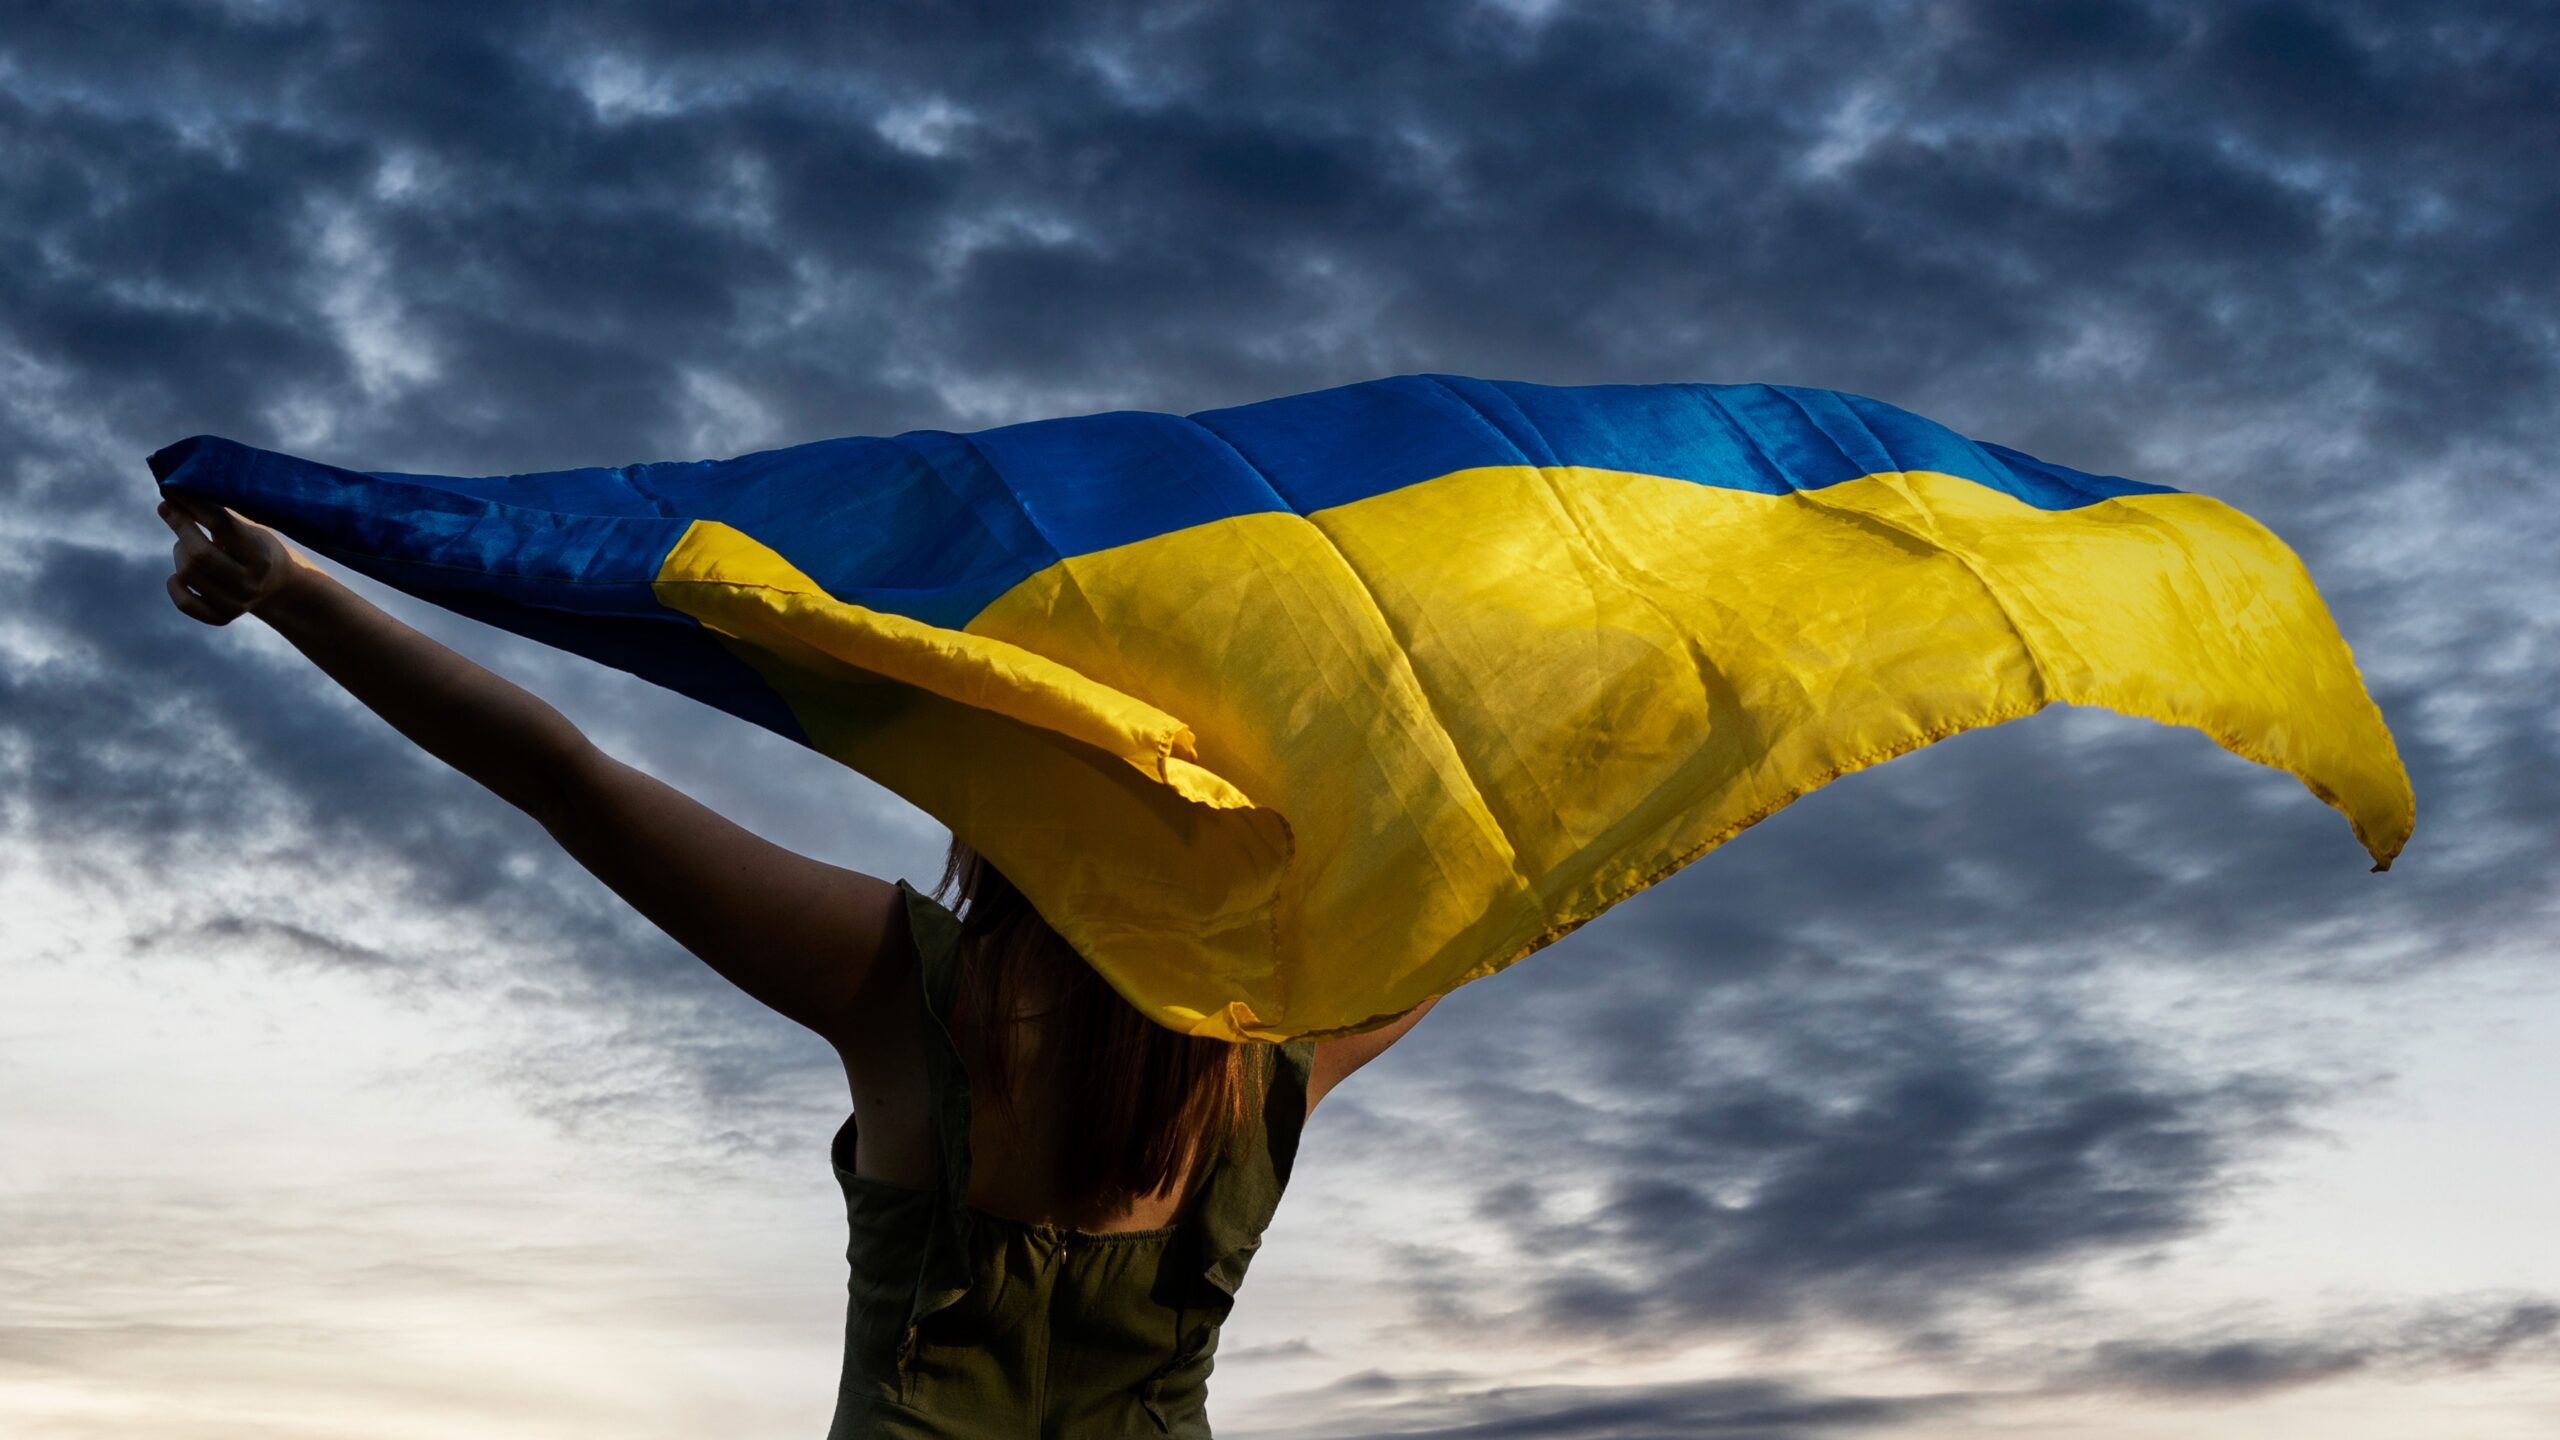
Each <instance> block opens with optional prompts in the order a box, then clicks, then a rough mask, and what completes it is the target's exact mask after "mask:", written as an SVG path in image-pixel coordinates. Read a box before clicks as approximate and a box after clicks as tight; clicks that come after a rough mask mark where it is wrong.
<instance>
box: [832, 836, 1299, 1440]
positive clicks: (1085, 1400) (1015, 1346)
mask: <svg viewBox="0 0 2560 1440" xmlns="http://www.w3.org/2000/svg"><path fill="white" fill-rule="evenodd" d="M898 889H899V891H900V892H901V893H902V894H903V896H904V899H905V902H906V906H907V920H908V926H909V929H910V931H911V933H912V934H913V935H914V937H915V948H916V954H917V957H918V959H919V961H920V962H921V964H922V966H923V981H924V983H923V985H922V986H921V987H920V988H921V990H922V992H923V997H924V1000H923V1015H922V1018H923V1020H924V1022H925V1024H924V1032H925V1074H926V1079H927V1086H928V1092H927V1093H928V1097H929V1100H928V1103H929V1105H930V1107H931V1113H932V1118H933V1125H934V1130H935V1132H936V1134H937V1136H938V1139H939V1144H940V1149H941V1160H942V1163H941V1167H940V1169H941V1174H940V1178H939V1180H938V1181H937V1183H936V1184H935V1185H934V1186H933V1188H931V1189H917V1188H913V1187H909V1186H904V1185H889V1184H884V1183H883V1182H881V1181H878V1180H872V1179H867V1178H864V1177H862V1176H859V1175H856V1174H854V1173H853V1157H854V1124H853V1120H852V1118H851V1117H847V1118H846V1120H845V1122H844V1128H842V1129H841V1130H839V1131H837V1132H836V1138H835V1145H834V1153H833V1159H834V1162H835V1172H836V1182H837V1184H838V1185H840V1186H841V1187H843V1190H844V1198H845V1213H846V1216H847V1219H848V1221H849V1223H850V1225H851V1228H852V1236H853V1239H852V1244H851V1245H850V1246H849V1247H847V1249H846V1252H845V1255H846V1258H847V1259H848V1260H849V1261H851V1262H852V1269H853V1273H852V1280H851V1282H850V1284H849V1286H848V1287H847V1288H848V1290H849V1292H850V1296H851V1299H850V1303H849V1304H848V1306H847V1307H846V1312H845V1343H844V1378H843V1380H842V1382H841V1383H840V1384H839V1385H838V1387H837V1392H836V1413H835V1423H834V1425H833V1426H831V1427H830V1428H829V1429H828V1431H827V1436H828V1440H856V1437H865V1440H867V1437H873V1436H886V1437H897V1440H909V1437H916V1440H922V1437H935V1440H951V1437H966V1440H994V1437H998V1436H1001V1437H1006V1440H1014V1437H1020V1440H1125V1437H1133V1436H1160V1435H1175V1436H1183V1437H1201V1436H1206V1435H1208V1434H1209V1416H1208V1409H1207V1402H1208V1381H1209V1370H1210V1365H1211V1353H1212V1352H1213V1351H1214V1350H1215V1349H1216V1347H1217V1343H1218V1327H1219V1325H1220V1324H1221V1323H1223V1322H1224V1321H1225V1320H1226V1318H1227V1314H1228V1312H1229V1311H1230V1310H1231V1309H1232V1308H1233V1307H1234V1305H1235V1295H1236V1287H1237V1286H1238V1285H1240V1284H1241V1283H1243V1280H1244V1272H1245V1267H1246V1266H1247V1265H1248V1264H1250V1263H1251V1262H1252V1260H1253V1254H1254V1251H1255V1250H1256V1249H1257V1248H1259V1246H1260V1245H1261V1243H1262V1231H1263V1229H1264V1227H1265V1226H1267V1225H1269V1224H1270V1223H1271V1214H1272V1211H1273V1209H1274V1208H1275V1207H1277V1206H1278V1205H1279V1203H1280V1191H1281V1188H1282V1187H1283V1186H1284V1185H1286V1184H1287V1183H1288V1180H1289V1165H1290V1161H1291V1160H1292V1159H1293V1158H1294V1157H1295V1155H1296V1153H1297V1148H1298V1132H1299V1129H1300V1126H1301V1124H1302V1122H1303V1121H1304V1120H1305V1118H1306V1104H1307V1102H1306V1096H1307V1066H1308V1061H1309V1059H1310V1058H1311V1057H1312V1055H1313V1053H1314V1048H1315V1047H1314V1046H1313V1045H1312V1044H1309V1043H1306V1042H1296V1043H1291V1044H1284V1045H1279V1046H1276V1047H1274V1051H1275V1053H1274V1056H1273V1058H1274V1060H1275V1061H1277V1063H1275V1064H1274V1065H1272V1066H1271V1067H1270V1074H1271V1082H1270V1085H1269V1088H1268V1090H1267V1091H1266V1093H1265V1096H1264V1101H1263V1106H1262V1114H1261V1117H1260V1123H1259V1124H1257V1125H1253V1126H1248V1127H1246V1129H1245V1131H1244V1132H1242V1133H1240V1134H1238V1135H1237V1136H1236V1137H1235V1138H1234V1139H1233V1140H1231V1141H1230V1143H1229V1144H1228V1145H1227V1147H1226V1148H1225V1150H1224V1151H1222V1152H1221V1154H1220V1155H1219V1157H1218V1158H1217V1160H1216V1161H1214V1162H1213V1163H1212V1166H1211V1168H1210V1170H1209V1172H1208V1174H1207V1175H1205V1176H1204V1177H1202V1180H1201V1183H1200V1186H1199V1188H1198V1190H1197V1192H1196V1193H1195V1195H1194V1197H1193V1199H1192V1202H1191V1204H1190V1206H1189V1208H1188V1209H1187V1210H1186V1212H1185V1214H1184V1217H1183V1219H1182V1220H1180V1221H1179V1222H1178V1223H1176V1224H1173V1225H1169V1226H1166V1227H1164V1228H1162V1229H1156V1230H1131V1231H1123V1232H1119V1233H1113V1234H1102V1233H1095V1232H1091V1231H1084V1230H1070V1229H1065V1228H1062V1227H1059V1226H1055V1225H1036V1224H1031V1223H1028V1222H1026V1221H1021V1220H1012V1219H1007V1218H1005V1217H1004V1216H1001V1215H992V1214H989V1213H987V1212H986V1211H984V1210H980V1209H977V1208H976V1207H974V1206H971V1205H969V1204H968V1203H967V1196H968V1193H969V1115H970V1111H969V1077H968V1074H967V1072H966V1071H965V1070H964V1069H963V1068H962V1065H961V1061H960V1055H959V1051H958V1048H957V1047H956V1046H955V1045H954V1043H953V1041H952V1036H951V1024H950V1015H951V1001H952V994H953V985H954V982H955V980H956V978H957V970H956V966H955V965H954V963H953V961H954V951H955V948H956V945H957V942H958V940H959V937H960V921H959V917H957V916H955V915H953V914H952V913H951V912H950V911H949V910H948V909H945V908H944V907H943V906H942V905H941V904H940V903H938V902H936V901H935V900H934V899H933V898H932V897H931V896H928V895H925V894H923V893H921V892H920V891H918V890H917V889H916V888H915V887H914V886H912V885H909V884H908V883H907V882H906V881H904V880H901V881H899V882H898Z"/></svg>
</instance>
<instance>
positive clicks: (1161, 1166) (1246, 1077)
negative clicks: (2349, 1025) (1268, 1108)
mask: <svg viewBox="0 0 2560 1440" xmlns="http://www.w3.org/2000/svg"><path fill="white" fill-rule="evenodd" d="M933 893H934V895H935V897H936V898H938V899H943V900H944V902H945V903H946V904H951V903H952V901H951V898H950V897H951V896H953V895H955V894H956V896H957V899H958V902H959V903H958V904H953V905H952V908H953V909H954V910H955V911H956V912H957V913H958V914H959V916H960V948H959V962H960V963H959V968H960V974H959V979H958V985H957V987H956V988H957V991H958V993H957V995H956V997H955V999H954V1012H955V1013H954V1016H953V1021H954V1025H953V1028H954V1032H955V1033H954V1035H953V1038H954V1040H956V1041H957V1042H958V1043H959V1045H960V1047H961V1052H962V1054H963V1056H964V1057H965V1063H966V1065H967V1066H968V1069H969V1073H970V1079H971V1084H972V1087H973V1088H974V1089H977V1090H981V1091H983V1092H985V1093H988V1094H991V1095H993V1096H995V1097H996V1098H997V1100H998V1102H999V1104H1000V1105H1001V1106H1002V1108H1003V1110H1004V1111H1005V1113H1006V1114H1007V1115H1016V1114H1018V1113H1019V1107H1018V1104H1017V1102H1018V1101H1019V1100H1020V1099H1021V1098H1022V1097H1024V1096H1026V1095H1031V1094H1037V1095H1039V1096H1042V1097H1044V1098H1047V1099H1052V1100H1059V1101H1064V1102H1065V1103H1063V1104H1059V1105H1056V1106H1054V1107H1050V1108H1051V1109H1053V1110H1054V1113H1055V1122H1054V1123H1055V1124H1057V1125H1058V1126H1059V1127H1061V1128H1062V1130H1063V1133H1064V1139H1065V1144H1064V1146H1063V1155H1064V1159H1063V1167H1064V1168H1063V1173H1061V1174H1060V1175H1058V1176H1057V1181H1058V1185H1059V1188H1060V1202H1061V1204H1062V1205H1064V1206H1067V1207H1071V1208H1084V1207H1092V1208H1107V1207H1112V1206H1116V1205H1119V1204H1125V1203H1127V1202H1130V1201H1134V1200H1136V1199H1138V1198H1140V1197H1142V1196H1146V1195H1152V1194H1155V1193H1156V1192H1158V1191H1160V1190H1164V1189H1166V1188H1168V1187H1169V1186H1171V1185H1172V1184H1173V1183H1174V1181H1175V1180H1176V1179H1177V1178H1178V1177H1180V1176H1182V1175H1184V1174H1185V1173H1187V1172H1188V1170H1189V1168H1190V1162H1191V1160H1192V1158H1193V1157H1194V1156H1198V1155H1207V1154H1213V1153H1215V1152H1216V1150H1217V1149H1218V1148H1219V1147H1220V1146H1222V1145H1224V1144H1225V1143H1226V1141H1227V1139H1228V1138H1229V1137H1230V1136H1231V1135H1233V1134H1235V1133H1236V1132H1237V1131H1238V1130H1240V1129H1242V1128H1243V1127H1244V1126H1246V1125H1248V1124H1250V1123H1251V1122H1252V1119H1253V1112H1254V1111H1255V1110H1256V1109H1258V1108H1259V1107H1260V1105H1261V1102H1262V1092H1263V1087H1264V1085H1265V1084H1266V1083H1267V1082H1268V1078H1269V1074H1270V1069H1269V1067H1270V1063H1271V1050H1272V1047H1271V1046H1270V1045H1269V1044H1267V1043H1263V1042H1258V1041H1247V1042H1243V1043H1237V1042H1232V1041H1225V1040H1213V1039H1204V1038H1202V1037H1199V1036H1194V1035H1185V1034H1182V1033H1181V1032H1179V1031H1175V1030H1170V1029H1167V1028H1166V1027H1164V1026H1162V1025H1159V1024H1157V1023H1156V1022H1155V1021H1153V1020H1150V1019H1148V1018H1147V1017H1146V1016H1145V1015H1144V1014H1142V1013H1140V1012H1139V1011H1138V1009H1137V1008H1136V1007H1135V1006H1132V1005H1131V1004H1130V1003H1129V1002H1128V1001H1127V1000H1125V999H1123V998H1121V996H1120V993H1119V992H1118V991H1116V990H1114V989H1112V988H1111V985H1110V982H1109V981H1106V980H1104V979H1103V978H1102V975H1101V973H1100V972H1098V971H1096V970H1095V969H1094V968H1093V966H1092V965H1091V964H1089V963H1088V962H1087V961H1086V960H1085V958H1084V957H1083V956H1081V955H1079V954H1077V953H1076V951H1075V948H1074V947H1073V946H1071V945H1069V944H1068V943H1067V941H1066V939H1065V937H1063V936H1061V935H1060V934H1058V932H1057V931H1055V930H1053V929H1051V928H1049V923H1048V921H1046V920H1044V919H1042V918H1041V916H1040V913H1039V911H1037V910H1035V909H1033V908H1032V906H1031V902H1030V901H1029V900H1027V899H1025V898H1023V894H1022V892H1021V891H1019V890H1017V889H1015V888H1014V886H1013V882H1012V881H1010V880H1007V879H1006V878H1005V877H1004V874H1003V872H1001V871H999V870H997V869H996V867H995V866H993V865H991V864H989V863H987V860H986V858H985V857H984V856H982V855H980V854H978V852H977V851H975V850H973V849H971V848H970V847H969V846H968V845H967V844H965V843H963V842H962V841H961V840H960V838H959V837H958V836H954V837H952V841H951V853H950V855H949V856H948V858H946V859H945V860H944V862H943V867H942V879H941V880H940V881H939V882H938V883H937V884H935V886H934V887H933ZM1040 996H1048V997H1054V998H1053V999H1052V1001H1051V1003H1050V1004H1049V1005H1048V1007H1047V1008H1046V1009H1043V1010H1040V1011H1038V1012H1036V1013H1033V1012H1030V1011H1028V1010H1026V1009H1025V1005H1026V1003H1027V1002H1030V1001H1032V1000H1033V999H1034V998H1036V997H1040ZM1007 1016H1010V1017H1013V1020H1014V1021H1016V1022H1021V1023H1025V1024H1027V1025H1029V1026H1030V1027H1031V1030H1032V1034H1033V1036H1034V1048H1033V1051H1032V1054H1033V1057H1034V1058H1033V1059H1032V1061H1031V1062H1030V1064H1029V1066H1028V1067H1027V1072H1028V1073H1024V1074H1019V1075H1017V1074H1015V1073H1013V1072H1014V1068H1015V1067H1014V1064H1013V1060H1012V1056H1011V1054H1010V1053H1009V1050H1008V1047H1007V1046H1006V1044H1005V1043H1004V1042H1005V1036H1006V1033H1007V1030H1008V1029H1009V1026H1008V1024H1007V1023H1006V1022H1005V1021H1004V1019H1003V1017H1007ZM990 1022H992V1023H990Z"/></svg>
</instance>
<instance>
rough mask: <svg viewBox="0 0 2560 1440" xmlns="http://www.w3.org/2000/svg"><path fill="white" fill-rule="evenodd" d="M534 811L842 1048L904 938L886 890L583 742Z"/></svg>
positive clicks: (693, 944) (893, 898)
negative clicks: (885, 961) (883, 959)
mask: <svg viewBox="0 0 2560 1440" xmlns="http://www.w3.org/2000/svg"><path fill="white" fill-rule="evenodd" d="M556 779H557V785H556V788H555V790H554V792H553V794H552V795H551V796H550V797H549V799H548V800H547V802H546V803H545V804H544V805H543V806H542V807H541V808H540V809H539V810H535V811H532V812H531V813H533V815H534V818H535V819H537V820H539V821H540V822H541V823H542V826H543V828H544V829H546V830H548V831H550V832H551V835H552V838H554V839H556V840H558V841H559V842H560V845H561V847H562V848H563V849H566V850H567V851H568V852H569V854H570V855H571V856H572V857H574V858H575V859H576V860H577V861H578V863H579V864H581V865H584V866H585V867H586V868H587V870H588V871H589V872H590V873H592V874H593V875H594V876H595V877H596V878H597V879H599V880H601V881H603V882H604V883H605V885H606V886H607V887H608V888H610V889H611V890H612V891H613V892H614V893H615V894H617V895H620V896H621V897H622V898H623V899H624V900H626V901H628V902H629V903H630V904H631V907H632V908H633V909H635V910H638V911H639V912H640V913H641V914H642V915H645V916H647V917H648V918H649V919H650V921H652V922H653V923H655V924H656V925H657V927H658V928H659V929H661V930H663V931H665V932H666V933H667V934H668V935H669V936H670V937H672V938H673V939H674V940H675V941H676V943H677V944H679V945H682V946H683V947H684V948H685V949H687V950H689V951H691V952H692V953H693V954H694V955H695V956H696V957H698V958H699V959H701V960H702V962H703V963H705V964H707V965H709V966H710V967H711V968H712V969H714V970H716V971H718V972H720V974H721V975H723V976H725V977H726V978H727V979H728V980H729V981H731V982H732V983H733V984H735V985H736V986H737V987H738V988H739V989H741V990H744V991H746V992H747V993H748V994H749V995H752V996H754V997H755V998H756V999H758V1000H761V1001H763V1002H764V1003H765V1004H766V1005H769V1006H771V1007H772V1008H773V1009H774V1010H776V1011H777V1012H779V1013H781V1014H782V1015H783V1016H785V1017H786V1018H788V1019H791V1020H796V1021H798V1022H799V1023H800V1024H802V1025H805V1026H807V1027H809V1028H810V1029H811V1030H814V1031H816V1032H817V1033H818V1034H820V1035H822V1036H824V1037H826V1038H827V1039H828V1040H829V1041H831V1042H834V1043H836V1044H837V1045H839V1046H842V1045H843V1044H844V1043H845V1042H846V1040H847V1039H848V1037H849V1036H850V1034H851V1033H852V1032H854V1031H857V1030H859V1029H861V1028H863V1026H864V1025H865V1023H866V1020H867V1017H868V1014H869V1013H870V1012H874V1011H876V1010H877V1009H878V1006H877V1005H876V1004H875V1001H876V999H877V997H875V996H874V995H873V994H872V993H871V992H872V990H873V988H874V981H875V980H877V979H880V978H882V977H884V976H887V975H891V974H894V973H896V972H897V969H898V967H896V966H894V965H881V964H879V963H877V962H878V960H879V957H880V955H881V953H882V952H883V951H884V949H887V948H888V947H891V946H894V945H897V944H901V943H904V942H903V937H904V936H905V934H906V925H905V917H904V916H903V915H902V914H899V913H898V911H899V909H900V906H899V895H898V888H897V886H895V885H894V884H892V883H890V882H888V881H885V880H881V879H878V878H876V877H874V876H870V875H865V874H863V873H861V872H860V871H858V870H848V869H846V868H844V867H843V866H841V865H830V864H827V863H826V862H825V861H822V860H813V859H811V858H810V857H808V856H806V855H802V854H800V853H798V852H797V851H793V850H789V849H786V848H784V847H782V846H780V845H776V844H774V843H773V842H772V841H770V840H767V839H765V838H764V837H762V836H760V835H757V834H756V833H755V832H753V831H751V830H748V829H747V828H745V827H744V826H741V825H739V824H737V823H735V822H734V821H731V820H730V819H728V818H727V817H726V816H724V815H722V814H720V813H719V812H718V811H716V810H713V809H712V808H710V807H709V806H707V805H704V804H702V803H701V802H700V801H698V800H695V799H694V798H693V797H691V796H689V795H687V794H685V793H684V792H682V791H680V790H678V789H676V788H675V787H673V786H671V785H668V784H667V783H665V782H664V781H661V780H659V779H657V778H656V777H654V776H652V775H649V774H648V773H647V772H645V771H642V770H639V769H636V768H634V767H632V766H630V765H626V764H624V763H623V762H621V761H619V760H616V759H614V758H613V757H612V756H610V755H607V754H605V753H604V752H603V751H601V750H598V749H596V748H595V747H594V746H592V745H582V746H580V747H578V749H577V750H576V751H575V753H573V754H571V755H568V756H565V757H562V759H561V761H560V763H559V765H558V767H557V776H556Z"/></svg>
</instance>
